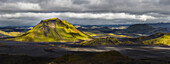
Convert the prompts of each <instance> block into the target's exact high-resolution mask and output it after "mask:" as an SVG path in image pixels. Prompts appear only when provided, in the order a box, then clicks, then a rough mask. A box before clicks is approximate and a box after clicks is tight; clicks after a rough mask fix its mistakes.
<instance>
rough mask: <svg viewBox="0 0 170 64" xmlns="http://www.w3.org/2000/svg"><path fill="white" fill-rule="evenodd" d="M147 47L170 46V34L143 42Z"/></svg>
mask: <svg viewBox="0 0 170 64" xmlns="http://www.w3.org/2000/svg"><path fill="white" fill-rule="evenodd" d="M142 43H143V44H145V45H170V33H165V34H163V35H161V36H160V37H157V38H154V39H150V40H146V41H143V42H142Z"/></svg>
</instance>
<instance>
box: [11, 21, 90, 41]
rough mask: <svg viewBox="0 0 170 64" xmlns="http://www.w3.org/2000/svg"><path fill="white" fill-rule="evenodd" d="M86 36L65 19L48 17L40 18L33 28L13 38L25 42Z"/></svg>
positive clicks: (76, 39) (82, 38)
mask: <svg viewBox="0 0 170 64" xmlns="http://www.w3.org/2000/svg"><path fill="white" fill-rule="evenodd" d="M88 38H89V36H88V35H86V34H84V33H83V32H81V31H79V30H78V29H76V28H75V27H74V26H73V25H72V24H71V23H69V22H67V21H66V20H60V19H58V18H50V19H47V20H42V21H41V22H40V23H39V24H37V25H36V26H35V27H34V28H33V29H31V30H30V31H28V32H27V33H25V34H24V35H22V36H19V37H16V38H14V40H16V41H27V42H29V41H31V42H75V41H79V40H85V39H88Z"/></svg>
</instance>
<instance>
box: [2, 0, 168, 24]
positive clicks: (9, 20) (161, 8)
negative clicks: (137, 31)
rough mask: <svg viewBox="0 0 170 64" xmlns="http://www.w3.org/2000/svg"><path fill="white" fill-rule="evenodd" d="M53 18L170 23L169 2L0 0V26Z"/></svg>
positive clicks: (154, 0) (86, 21) (85, 21)
mask: <svg viewBox="0 0 170 64" xmlns="http://www.w3.org/2000/svg"><path fill="white" fill-rule="evenodd" d="M54 17H57V18H60V19H62V20H67V21H68V22H70V23H72V24H83V25H117V24H138V23H160V22H161V23H170V0H0V26H34V25H36V24H37V23H39V22H40V21H41V20H44V19H48V18H54Z"/></svg>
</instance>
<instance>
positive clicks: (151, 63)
mask: <svg viewBox="0 0 170 64" xmlns="http://www.w3.org/2000/svg"><path fill="white" fill-rule="evenodd" d="M112 50H116V51H118V52H116V51H112ZM107 51H110V52H107ZM119 52H120V53H119ZM127 56H128V57H127ZM166 57H167V58H166ZM168 57H170V47H160V46H143V45H115V46H81V45H78V44H74V43H69V42H68V43H33V42H27V43H23V42H14V41H2V40H0V64H48V63H51V64H83V63H84V64H168V63H169V62H170V58H168ZM154 58H155V59H154Z"/></svg>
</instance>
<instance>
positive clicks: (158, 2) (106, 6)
mask: <svg viewBox="0 0 170 64" xmlns="http://www.w3.org/2000/svg"><path fill="white" fill-rule="evenodd" d="M0 2H1V7H0V8H3V9H7V10H9V8H13V7H14V6H12V5H13V4H16V6H15V7H16V8H17V7H18V11H21V10H25V9H23V8H20V6H19V5H24V4H26V5H29V6H27V7H30V8H31V7H35V8H34V9H30V8H29V9H26V10H36V11H92V12H98V11H105V12H119V11H121V12H122V11H127V12H139V13H141V12H170V10H165V9H168V8H170V4H169V3H170V0H1V1H0ZM18 2H20V3H18ZM5 4H8V5H5ZM17 5H18V6H17ZM5 7H6V8H5ZM27 7H26V8H27ZM3 9H1V10H3ZM10 11H12V9H10ZM14 11H16V10H15V9H14Z"/></svg>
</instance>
